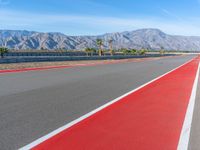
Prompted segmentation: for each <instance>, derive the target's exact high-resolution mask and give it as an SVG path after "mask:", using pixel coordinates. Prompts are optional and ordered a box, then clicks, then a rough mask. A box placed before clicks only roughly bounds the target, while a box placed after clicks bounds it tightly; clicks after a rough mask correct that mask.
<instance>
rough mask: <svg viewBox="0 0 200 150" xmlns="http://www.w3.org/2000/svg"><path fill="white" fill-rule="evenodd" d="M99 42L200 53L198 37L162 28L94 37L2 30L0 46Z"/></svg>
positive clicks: (34, 47) (76, 45)
mask: <svg viewBox="0 0 200 150" xmlns="http://www.w3.org/2000/svg"><path fill="white" fill-rule="evenodd" d="M96 39H102V40H103V41H104V48H105V49H108V48H109V43H108V41H109V40H110V39H112V40H113V48H114V49H121V48H128V49H132V48H134V49H142V48H145V49H152V50H160V49H163V48H164V49H166V50H181V51H200V37H199V36H181V35H169V34H166V33H164V32H163V31H161V30H159V29H154V28H147V29H139V30H134V31H124V32H114V33H105V34H102V35H95V36H89V35H86V36H69V35H65V34H63V33H59V32H46V33H45V32H37V31H27V30H0V46H6V47H8V48H10V49H15V50H40V49H48V50H56V49H66V50H83V49H84V48H86V47H90V48H97V47H98V46H97V44H96Z"/></svg>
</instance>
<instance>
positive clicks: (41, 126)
mask: <svg viewBox="0 0 200 150" xmlns="http://www.w3.org/2000/svg"><path fill="white" fill-rule="evenodd" d="M193 57H194V55H190V56H181V57H170V58H162V59H159V60H146V61H143V62H126V63H120V64H107V65H97V66H87V67H74V68H66V69H52V70H43V71H31V72H21V73H9V74H0V149H2V150H12V149H18V148H20V147H22V146H24V145H27V144H29V143H30V142H33V141H34V140H36V139H38V138H40V137H42V136H44V135H46V134H48V133H49V132H51V131H53V130H55V129H57V128H59V127H61V126H63V125H65V124H67V123H69V122H71V121H72V120H74V119H77V118H78V117H80V116H82V115H84V114H86V113H88V112H90V111H92V110H94V109H95V108H97V107H99V106H101V105H103V104H105V103H107V102H109V101H111V100H113V99H115V98H117V97H119V96H121V95H123V94H125V93H127V92H129V91H131V90H133V89H135V88H137V87H139V86H140V85H142V84H144V83H146V82H149V81H150V80H152V79H154V78H156V77H158V76H160V75H162V74H164V73H166V72H168V71H170V70H172V69H174V68H175V67H178V66H180V65H181V64H183V63H185V62H187V61H188V60H191V59H192V58H193Z"/></svg>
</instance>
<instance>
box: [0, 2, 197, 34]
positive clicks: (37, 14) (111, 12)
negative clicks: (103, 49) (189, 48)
mask: <svg viewBox="0 0 200 150" xmlns="http://www.w3.org/2000/svg"><path fill="white" fill-rule="evenodd" d="M140 28H159V29H161V30H163V31H164V32H166V33H168V34H178V35H199V36H200V0H0V29H12V30H15V29H18V30H34V31H41V32H62V33H65V34H67V35H97V34H103V33H107V32H121V31H132V30H135V29H140Z"/></svg>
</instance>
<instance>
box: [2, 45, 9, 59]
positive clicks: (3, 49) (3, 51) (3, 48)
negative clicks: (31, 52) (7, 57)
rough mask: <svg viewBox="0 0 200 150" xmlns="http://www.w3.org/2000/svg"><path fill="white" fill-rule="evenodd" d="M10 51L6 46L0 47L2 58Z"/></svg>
mask: <svg viewBox="0 0 200 150" xmlns="http://www.w3.org/2000/svg"><path fill="white" fill-rule="evenodd" d="M6 53H8V48H6V47H0V55H1V58H3V57H4V54H6Z"/></svg>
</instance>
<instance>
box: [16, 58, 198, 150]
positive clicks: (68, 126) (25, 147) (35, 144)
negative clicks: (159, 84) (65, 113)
mask: <svg viewBox="0 0 200 150" xmlns="http://www.w3.org/2000/svg"><path fill="white" fill-rule="evenodd" d="M194 59H195V58H193V59H192V60H189V61H188V62H186V63H184V64H182V65H180V66H179V67H177V68H175V69H172V70H171V71H168V72H167V73H165V74H163V75H161V76H159V77H157V78H155V79H153V80H151V81H149V82H147V83H145V84H143V85H141V86H140V87H138V88H136V89H134V90H132V91H130V92H128V93H126V94H124V95H122V96H120V97H118V98H116V99H114V100H112V101H110V102H108V103H106V104H104V105H102V106H100V107H99V108H97V109H95V110H93V111H91V112H89V113H87V114H85V115H83V116H81V117H80V118H78V119H76V120H74V121H72V122H70V123H68V124H66V125H64V126H62V127H60V128H58V129H56V130H54V131H52V132H51V133H49V134H47V135H45V136H43V137H41V138H39V139H37V140H35V141H34V142H32V143H30V144H28V145H26V146H24V147H22V148H20V149H19V150H29V149H32V148H33V147H35V146H37V145H39V144H41V143H42V142H44V141H46V140H48V139H50V138H51V137H53V136H55V135H57V134H59V133H60V132H62V131H64V130H66V129H68V128H70V127H72V126H73V125H75V124H77V123H79V122H81V121H83V120H84V119H86V118H88V117H90V116H92V115H94V114H95V113H97V112H99V111H101V110H103V109H104V108H106V107H108V106H110V105H112V104H114V103H116V102H117V101H120V100H121V99H123V98H124V97H126V96H128V95H130V94H132V93H134V92H136V91H138V90H139V89H141V88H143V87H145V86H147V85H149V84H151V83H152V82H154V81H156V80H159V79H160V78H162V77H164V76H166V75H168V74H170V73H171V72H173V71H175V70H177V69H179V68H181V67H182V66H184V65H186V64H188V63H190V62H191V61H193V60H194Z"/></svg>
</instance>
